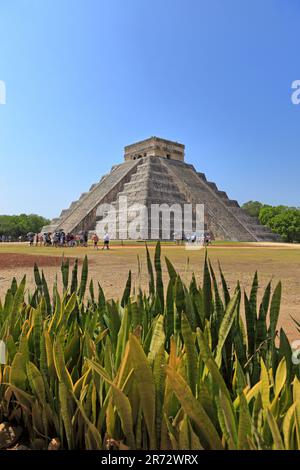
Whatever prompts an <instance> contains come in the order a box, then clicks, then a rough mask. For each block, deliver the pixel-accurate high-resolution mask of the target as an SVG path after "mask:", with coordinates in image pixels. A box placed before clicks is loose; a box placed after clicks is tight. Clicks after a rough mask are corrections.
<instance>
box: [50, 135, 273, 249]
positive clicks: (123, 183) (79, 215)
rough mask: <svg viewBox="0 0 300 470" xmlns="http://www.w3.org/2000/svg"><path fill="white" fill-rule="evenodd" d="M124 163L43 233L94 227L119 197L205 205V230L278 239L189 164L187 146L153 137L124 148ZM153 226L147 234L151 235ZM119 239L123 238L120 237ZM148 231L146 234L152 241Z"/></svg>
mask: <svg viewBox="0 0 300 470" xmlns="http://www.w3.org/2000/svg"><path fill="white" fill-rule="evenodd" d="M124 150H125V155H124V162H123V163H121V164H119V165H115V166H113V167H112V168H111V171H110V173H108V174H107V175H104V176H102V178H101V179H100V181H98V183H95V184H93V185H92V186H91V187H90V189H89V191H88V192H86V193H82V194H81V196H80V198H79V199H78V201H74V202H72V203H71V205H70V207H69V208H68V209H64V210H63V211H62V212H61V214H60V216H59V217H58V218H56V219H53V220H52V221H51V225H49V226H47V227H43V231H44V232H46V231H47V232H54V231H57V230H64V231H65V232H66V233H67V232H70V233H78V232H79V231H81V230H87V231H93V230H95V227H96V223H97V208H98V207H99V205H100V204H103V203H108V204H112V205H113V206H117V201H118V200H119V199H118V198H119V197H120V196H127V198H128V201H129V204H132V203H135V202H139V203H143V204H145V205H147V207H148V206H150V204H163V203H167V204H181V205H182V204H186V203H192V204H204V217H205V219H204V220H205V229H206V230H208V231H210V232H211V233H212V235H213V237H214V238H215V239H221V240H235V241H276V240H277V235H275V234H274V233H272V232H271V231H270V230H269V229H268V228H267V227H264V226H262V225H261V224H260V223H259V221H258V219H256V218H254V217H251V216H249V215H248V214H247V213H246V212H245V211H244V210H243V209H242V208H241V207H240V206H239V204H238V202H237V201H235V200H232V199H229V197H228V196H227V194H226V192H224V191H220V190H219V189H218V187H217V186H216V184H215V183H212V182H210V181H207V179H206V177H205V174H204V173H199V172H197V171H196V169H195V168H194V166H193V165H190V164H188V163H185V146H184V145H183V144H180V143H178V142H172V141H170V140H165V139H161V138H158V137H151V138H149V139H146V140H143V141H140V142H137V143H135V144H132V145H128V146H126V147H125V149H124ZM150 233H151V232H150V228H149V234H150ZM119 238H121V237H119ZM149 238H150V235H149V236H148V239H149Z"/></svg>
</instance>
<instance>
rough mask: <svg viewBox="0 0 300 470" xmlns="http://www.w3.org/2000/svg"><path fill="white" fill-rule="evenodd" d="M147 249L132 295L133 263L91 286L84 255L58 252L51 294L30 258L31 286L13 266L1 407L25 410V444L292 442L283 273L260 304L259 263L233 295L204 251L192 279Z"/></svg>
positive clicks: (294, 406) (293, 373)
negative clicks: (122, 274) (280, 326)
mask: <svg viewBox="0 0 300 470" xmlns="http://www.w3.org/2000/svg"><path fill="white" fill-rule="evenodd" d="M146 256H147V268H148V274H149V289H148V291H147V292H143V291H142V290H141V289H139V290H138V292H137V294H136V295H132V278H131V273H129V276H128V280H127V283H126V286H125V289H124V293H123V295H122V297H121V300H120V301H119V300H115V301H114V300H111V301H108V300H106V299H105V295H104V293H103V290H102V288H101V286H100V285H99V284H98V286H97V287H98V288H97V292H96V293H95V288H94V284H93V281H91V282H90V284H89V288H88V289H87V283H88V261H87V258H85V259H84V261H83V265H82V270H81V278H80V280H78V262H77V261H76V262H75V264H74V267H73V270H72V273H71V275H70V267H69V261H68V260H64V259H63V260H62V266H61V273H62V288H61V289H59V288H58V283H57V282H56V283H54V287H53V292H52V294H51V295H50V293H49V289H48V286H47V282H46V279H45V276H44V273H43V272H41V273H40V271H39V269H38V267H37V266H35V268H34V275H35V282H36V289H35V291H34V292H33V293H32V294H31V293H26V291H25V288H26V279H25V278H23V280H22V281H21V282H20V283H19V284H18V283H17V281H16V280H15V279H13V281H12V284H11V287H10V289H9V290H8V292H7V294H6V296H5V299H4V303H3V304H1V303H0V338H1V339H3V340H4V341H5V342H6V345H7V364H6V365H2V366H1V368H0V419H1V420H8V421H11V422H15V423H18V424H21V425H22V426H23V428H24V429H26V435H27V440H28V442H29V444H30V446H31V447H32V448H47V446H48V443H49V442H50V440H51V439H52V438H53V437H58V438H59V439H60V440H61V442H62V446H63V447H64V448H67V449H105V448H109V447H110V446H113V447H117V448H131V449H175V450H177V449H220V450H221V449H253V450H258V449H299V448H300V382H299V379H298V378H299V366H296V365H294V364H293V363H292V361H291V357H292V354H291V347H290V344H289V341H288V339H287V337H286V335H285V334H284V332H283V330H281V331H280V337H279V338H277V336H278V335H277V321H278V316H279V309H280V297H281V284H280V283H279V284H278V285H277V286H276V287H275V289H274V291H273V292H272V287H271V283H269V284H268V285H267V287H266V289H265V291H264V293H263V295H262V300H261V302H260V304H259V306H258V302H257V294H258V275H257V273H255V276H254V279H253V283H252V288H251V292H250V294H249V296H248V295H247V294H246V293H243V294H242V291H241V288H240V285H239V283H237V285H236V288H235V290H234V292H233V294H232V296H231V295H230V293H229V289H228V287H227V283H226V280H225V277H224V275H223V273H222V270H221V268H220V267H219V276H220V284H221V289H220V288H219V284H218V280H217V276H216V274H215V272H214V270H213V268H212V266H211V264H210V262H209V260H208V258H207V257H205V261H204V270H203V273H204V274H203V282H202V285H201V286H200V285H198V284H197V282H196V277H195V276H194V275H193V276H192V279H191V282H190V284H189V285H188V286H186V285H185V284H184V283H183V282H182V280H181V278H180V276H179V274H178V273H177V272H176V270H175V269H174V267H173V266H172V264H171V262H170V261H169V260H168V259H166V260H165V261H166V267H167V270H168V274H169V282H168V285H167V286H164V285H163V281H162V264H161V249H160V244H159V243H158V244H157V246H156V249H155V255H154V268H153V263H152V260H151V257H150V254H149V251H148V249H147V247H146ZM60 292H61V293H60ZM26 295H27V301H26V300H25V298H26ZM242 295H243V298H244V302H243V309H244V314H242V302H241V298H242Z"/></svg>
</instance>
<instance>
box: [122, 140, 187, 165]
mask: <svg viewBox="0 0 300 470" xmlns="http://www.w3.org/2000/svg"><path fill="white" fill-rule="evenodd" d="M184 148H185V147H184V145H183V144H180V143H179V142H173V141H172V140H166V139H161V138H160V137H155V136H153V137H150V138H149V139H145V140H141V141H140V142H136V143H134V144H131V145H127V146H126V147H125V148H124V159H125V161H128V160H137V159H139V158H143V157H162V158H167V159H169V160H179V161H181V162H183V161H184Z"/></svg>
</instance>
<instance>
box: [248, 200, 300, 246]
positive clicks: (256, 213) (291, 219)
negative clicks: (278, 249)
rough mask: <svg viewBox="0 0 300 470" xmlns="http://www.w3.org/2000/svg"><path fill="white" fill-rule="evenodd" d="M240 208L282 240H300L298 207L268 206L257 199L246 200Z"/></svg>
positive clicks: (299, 213)
mask: <svg viewBox="0 0 300 470" xmlns="http://www.w3.org/2000/svg"><path fill="white" fill-rule="evenodd" d="M242 208H243V209H244V210H245V211H246V212H247V213H248V214H249V215H251V216H253V217H257V218H258V219H259V221H260V223H261V224H263V225H266V226H267V227H270V229H271V230H272V231H273V232H274V233H278V234H279V235H280V236H281V238H282V240H283V241H285V242H289V243H293V242H296V243H299V242H300V208H299V207H289V206H270V205H267V204H263V203H261V202H259V201H248V202H246V203H245V204H243V206H242Z"/></svg>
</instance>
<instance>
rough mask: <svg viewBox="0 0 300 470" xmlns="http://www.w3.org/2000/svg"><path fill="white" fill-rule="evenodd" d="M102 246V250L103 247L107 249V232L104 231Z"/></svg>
mask: <svg viewBox="0 0 300 470" xmlns="http://www.w3.org/2000/svg"><path fill="white" fill-rule="evenodd" d="M103 242H104V243H103V247H102V250H104V248H106V249H107V250H109V234H108V232H106V233H105V235H104V237H103Z"/></svg>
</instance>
